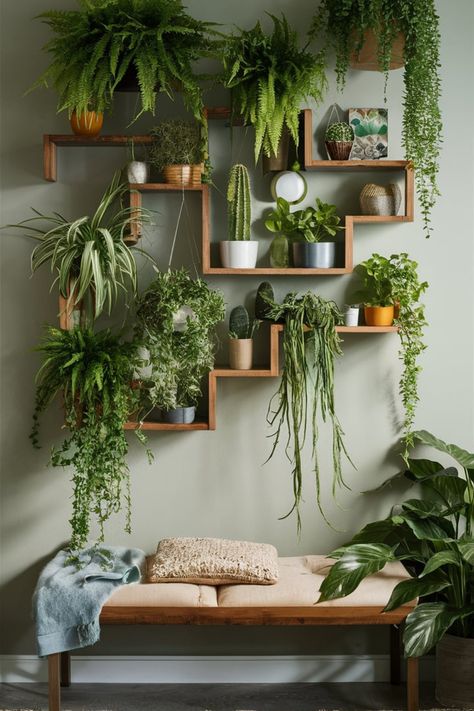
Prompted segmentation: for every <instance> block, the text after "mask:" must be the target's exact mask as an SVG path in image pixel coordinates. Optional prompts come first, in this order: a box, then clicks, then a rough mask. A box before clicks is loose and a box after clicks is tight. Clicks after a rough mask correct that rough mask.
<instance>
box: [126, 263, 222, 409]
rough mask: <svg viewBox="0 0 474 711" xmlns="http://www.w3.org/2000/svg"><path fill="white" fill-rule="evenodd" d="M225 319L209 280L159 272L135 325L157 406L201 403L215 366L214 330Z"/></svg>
mask: <svg viewBox="0 0 474 711" xmlns="http://www.w3.org/2000/svg"><path fill="white" fill-rule="evenodd" d="M183 309H184V311H182V310H183ZM183 313H184V318H182V317H181V314H183ZM224 316H225V305H224V299H223V297H222V295H221V294H220V293H219V292H217V291H213V290H212V289H210V288H209V286H208V285H207V284H206V282H205V281H202V279H192V278H191V277H190V275H189V274H188V272H187V271H186V270H185V269H181V270H179V271H168V272H158V271H157V275H156V278H155V279H154V281H153V282H152V283H151V284H150V286H149V287H148V288H147V289H146V291H145V292H144V294H143V295H142V296H141V298H140V299H139V302H138V306H137V324H136V332H137V335H138V339H139V341H140V342H142V343H143V344H144V345H145V347H146V348H147V349H148V350H149V353H150V365H151V367H152V374H151V376H150V383H149V385H148V397H149V399H150V401H151V403H152V406H153V407H160V408H162V409H164V410H171V409H174V408H175V407H188V406H190V405H195V404H197V402H198V400H199V398H200V397H201V395H202V391H201V381H202V379H203V377H204V376H205V375H206V373H208V372H209V371H210V370H212V368H213V367H214V337H213V335H214V334H213V330H214V328H215V326H216V324H218V323H219V321H222V320H223V318H224Z"/></svg>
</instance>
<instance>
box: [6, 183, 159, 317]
mask: <svg viewBox="0 0 474 711" xmlns="http://www.w3.org/2000/svg"><path fill="white" fill-rule="evenodd" d="M127 192H128V185H125V184H121V183H120V173H116V175H115V176H114V178H113V180H112V182H111V184H110V185H109V187H108V188H107V190H106V191H105V193H104V196H103V197H102V199H101V201H100V203H99V205H98V207H97V210H96V211H95V213H94V215H93V216H92V217H88V216H84V217H79V218H78V219H76V220H73V221H72V222H71V221H69V220H67V219H66V218H65V217H63V216H62V215H60V214H59V213H56V212H55V213H53V214H52V215H45V214H43V213H42V212H39V211H38V210H33V212H35V217H31V218H29V219H27V220H24V221H23V222H20V223H18V224H16V225H9V227H14V228H17V229H21V230H24V231H25V234H26V235H27V236H28V237H32V238H33V239H35V240H36V241H37V242H38V243H39V244H38V245H37V246H36V247H35V248H34V250H33V253H32V255H31V269H32V271H33V272H35V271H36V270H37V269H39V268H40V267H41V266H42V265H43V264H46V263H48V262H49V263H50V267H51V272H52V273H53V274H54V275H55V278H54V281H53V284H52V286H51V289H52V288H53V287H54V286H55V285H56V284H58V285H59V291H60V294H61V295H62V296H63V297H64V298H65V299H67V304H68V309H71V310H72V309H73V308H74V307H75V306H78V305H79V304H80V303H81V301H82V300H83V299H85V297H91V298H90V300H91V301H92V308H91V309H89V311H90V313H89V314H88V318H89V320H90V319H92V318H93V317H95V318H97V317H98V316H99V315H100V314H101V313H102V312H103V311H104V310H107V312H108V313H110V311H111V309H112V306H113V305H114V304H115V302H116V300H117V297H118V293H119V291H122V292H123V293H124V295H125V298H126V299H128V298H129V296H130V294H131V295H135V294H136V290H137V267H136V263H135V257H134V254H133V252H132V250H131V249H130V248H129V247H128V246H127V245H126V244H125V242H124V237H125V236H126V235H127V233H128V232H129V231H130V229H131V225H132V223H141V224H151V213H150V212H149V211H148V210H145V209H143V208H141V207H133V208H130V207H124V206H123V198H124V197H125V194H126V193H127ZM117 201H118V202H119V203H120V206H119V209H118V210H117V212H115V214H113V215H111V216H110V217H108V213H109V211H110V210H111V208H112V206H113V205H114V203H115V202H117ZM39 225H40V226H39ZM135 251H138V252H140V253H141V254H143V255H145V256H146V257H147V258H148V259H151V257H149V256H148V255H147V254H146V252H144V251H143V250H141V249H136V248H135ZM86 301H87V299H86Z"/></svg>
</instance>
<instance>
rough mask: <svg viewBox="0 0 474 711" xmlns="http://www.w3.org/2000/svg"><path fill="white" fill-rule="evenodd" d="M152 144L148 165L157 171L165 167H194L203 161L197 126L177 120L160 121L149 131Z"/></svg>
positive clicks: (199, 131)
mask: <svg viewBox="0 0 474 711" xmlns="http://www.w3.org/2000/svg"><path fill="white" fill-rule="evenodd" d="M150 133H151V135H152V136H153V138H154V143H153V144H152V146H151V148H150V163H151V164H152V165H153V166H154V167H155V168H157V169H158V170H160V171H161V170H163V168H164V166H165V165H196V164H198V163H201V162H202V160H203V153H202V139H201V129H200V126H199V124H197V123H195V122H194V123H192V122H189V121H180V120H177V119H174V120H171V121H162V122H161V123H160V124H158V126H155V127H154V128H152V130H151V131H150Z"/></svg>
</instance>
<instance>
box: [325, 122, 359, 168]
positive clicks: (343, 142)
mask: <svg viewBox="0 0 474 711" xmlns="http://www.w3.org/2000/svg"><path fill="white" fill-rule="evenodd" d="M324 140H325V143H326V150H327V152H328V156H329V158H330V160H349V156H350V154H351V150H352V144H353V143H354V131H353V130H352V126H350V125H349V124H348V123H345V122H344V121H339V122H338V123H332V124H331V125H330V126H329V127H328V129H327V131H326V135H325V137H324Z"/></svg>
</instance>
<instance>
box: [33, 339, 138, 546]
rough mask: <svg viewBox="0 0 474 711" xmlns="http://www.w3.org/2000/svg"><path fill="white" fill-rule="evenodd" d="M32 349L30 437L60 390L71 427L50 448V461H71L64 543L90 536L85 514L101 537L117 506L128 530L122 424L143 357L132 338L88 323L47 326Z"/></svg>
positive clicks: (133, 401)
mask: <svg viewBox="0 0 474 711" xmlns="http://www.w3.org/2000/svg"><path fill="white" fill-rule="evenodd" d="M37 350H39V351H40V352H41V353H42V354H43V364H42V366H41V368H40V370H39V371H38V375H37V379H36V381H37V389H36V407H35V412H34V416H33V421H34V424H33V429H32V433H31V439H32V442H33V444H34V446H36V447H38V446H39V441H38V431H39V421H40V415H41V414H42V413H43V412H44V410H45V409H46V408H47V407H48V405H50V403H51V402H52V401H53V400H54V399H55V398H56V396H57V395H60V394H62V400H63V404H64V411H65V420H66V426H67V427H68V429H69V434H68V435H67V436H66V438H65V439H64V441H63V443H62V444H61V445H60V446H59V447H57V448H56V447H55V448H53V450H52V454H51V463H52V464H53V466H55V467H57V466H61V467H66V466H72V467H73V475H72V484H73V498H72V502H73V503H72V506H73V513H72V517H71V519H70V524H71V529H72V532H71V541H70V550H71V553H72V555H74V554H75V553H76V552H77V551H79V550H80V549H81V548H84V546H85V545H86V543H87V541H88V538H89V534H90V530H91V520H92V519H93V518H95V519H96V521H97V523H98V525H99V537H98V541H99V542H101V541H103V540H104V524H105V522H106V521H107V520H108V519H109V518H110V516H111V515H112V514H114V513H118V512H119V511H120V510H121V508H122V506H125V516H126V522H125V530H126V531H127V532H130V476H129V474H130V473H129V469H128V465H127V462H126V455H127V452H128V443H127V439H126V436H125V432H124V430H123V425H124V423H125V422H126V421H127V419H128V416H129V414H130V413H131V412H132V411H133V410H134V409H136V407H137V402H136V395H135V393H136V391H133V390H132V389H131V387H130V383H131V380H132V378H133V372H134V369H135V368H136V367H138V366H139V365H140V364H141V361H140V359H139V357H138V354H137V347H136V345H135V344H133V343H125V342H122V341H121V340H120V339H119V338H118V337H117V336H114V335H113V334H112V333H111V332H110V331H108V330H107V331H100V332H98V333H93V331H92V330H91V329H89V328H86V329H82V328H74V329H72V330H70V331H65V330H61V329H58V328H53V327H52V326H48V327H47V328H46V331H45V335H44V338H43V340H42V341H41V343H40V345H39V346H38V349H37ZM140 439H143V437H140Z"/></svg>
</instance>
